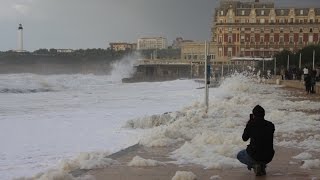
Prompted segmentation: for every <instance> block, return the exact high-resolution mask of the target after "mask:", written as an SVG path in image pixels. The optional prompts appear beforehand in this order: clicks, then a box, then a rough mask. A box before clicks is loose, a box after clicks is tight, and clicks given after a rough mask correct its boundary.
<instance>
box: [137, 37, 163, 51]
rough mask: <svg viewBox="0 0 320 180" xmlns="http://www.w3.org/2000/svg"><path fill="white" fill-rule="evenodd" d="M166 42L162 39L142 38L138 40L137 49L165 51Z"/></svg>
mask: <svg viewBox="0 0 320 180" xmlns="http://www.w3.org/2000/svg"><path fill="white" fill-rule="evenodd" d="M167 48H168V42H167V39H166V38H164V37H144V38H139V39H138V43H137V49H138V50H143V49H167Z"/></svg>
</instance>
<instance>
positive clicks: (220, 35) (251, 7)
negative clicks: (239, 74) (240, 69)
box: [182, 0, 320, 62]
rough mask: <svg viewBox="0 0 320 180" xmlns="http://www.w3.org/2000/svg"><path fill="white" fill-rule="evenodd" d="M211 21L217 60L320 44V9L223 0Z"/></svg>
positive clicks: (226, 60)
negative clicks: (279, 6)
mask: <svg viewBox="0 0 320 180" xmlns="http://www.w3.org/2000/svg"><path fill="white" fill-rule="evenodd" d="M212 24H213V25H212V28H211V32H212V36H211V41H212V46H214V50H213V51H214V53H215V55H216V56H215V57H216V61H218V62H228V61H230V60H231V59H232V57H253V58H254V57H259V58H261V57H262V58H268V57H272V56H273V55H274V54H276V53H277V52H279V51H282V50H284V49H286V50H289V51H292V52H296V51H298V50H299V49H302V48H303V47H305V46H307V45H311V44H318V43H319V39H320V37H319V36H320V32H319V29H320V8H313V7H312V8H297V7H292V8H277V7H275V4H274V2H273V1H272V0H264V1H262V0H260V1H259V0H254V1H241V0H221V2H220V6H219V7H218V8H216V9H215V14H214V17H213V23H212ZM188 53H190V52H188ZM182 57H184V56H183V54H182Z"/></svg>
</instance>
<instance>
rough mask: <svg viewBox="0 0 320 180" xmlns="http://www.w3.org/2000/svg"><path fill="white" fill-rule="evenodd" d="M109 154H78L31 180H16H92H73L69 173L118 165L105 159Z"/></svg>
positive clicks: (82, 179) (20, 179)
mask: <svg viewBox="0 0 320 180" xmlns="http://www.w3.org/2000/svg"><path fill="white" fill-rule="evenodd" d="M109 154H110V153H108V152H92V153H80V154H79V155H78V156H77V157H76V158H75V159H72V160H63V161H62V162H61V164H60V165H59V166H58V167H57V168H55V169H49V170H47V171H46V172H43V173H38V174H37V175H35V176H33V177H31V178H27V177H21V178H18V179H17V180H91V179H93V177H91V176H84V177H79V178H75V177H73V176H72V174H70V172H72V171H74V170H78V169H80V170H89V169H99V168H105V167H108V166H110V165H114V164H119V163H118V162H117V161H115V160H112V159H110V158H107V156H108V155H109Z"/></svg>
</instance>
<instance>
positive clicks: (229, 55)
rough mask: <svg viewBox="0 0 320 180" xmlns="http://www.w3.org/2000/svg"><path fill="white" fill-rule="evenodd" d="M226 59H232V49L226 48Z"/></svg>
mask: <svg viewBox="0 0 320 180" xmlns="http://www.w3.org/2000/svg"><path fill="white" fill-rule="evenodd" d="M228 57H232V48H228Z"/></svg>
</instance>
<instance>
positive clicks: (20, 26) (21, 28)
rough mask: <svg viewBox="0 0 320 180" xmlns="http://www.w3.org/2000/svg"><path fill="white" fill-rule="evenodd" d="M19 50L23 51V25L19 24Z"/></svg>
mask: <svg viewBox="0 0 320 180" xmlns="http://www.w3.org/2000/svg"><path fill="white" fill-rule="evenodd" d="M17 52H23V27H22V24H19V27H18V49H17Z"/></svg>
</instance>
